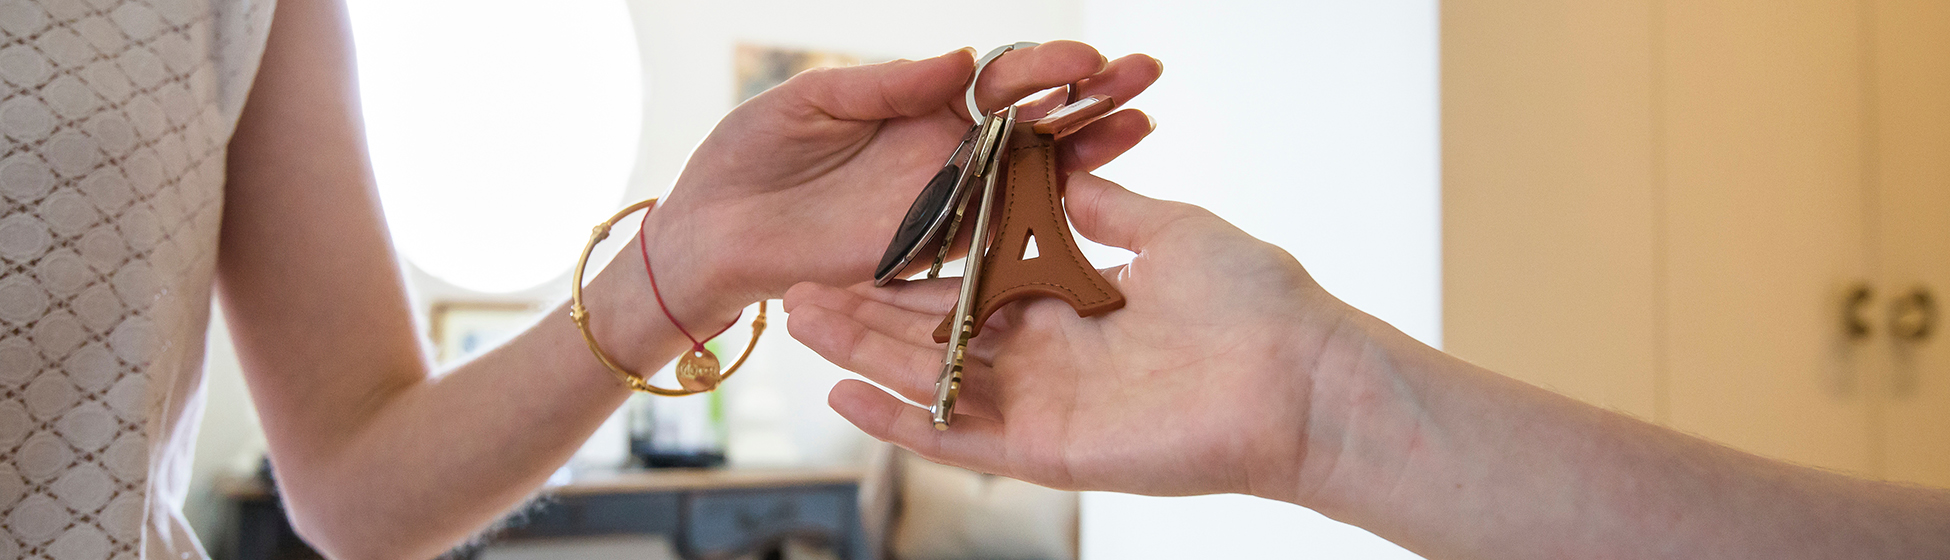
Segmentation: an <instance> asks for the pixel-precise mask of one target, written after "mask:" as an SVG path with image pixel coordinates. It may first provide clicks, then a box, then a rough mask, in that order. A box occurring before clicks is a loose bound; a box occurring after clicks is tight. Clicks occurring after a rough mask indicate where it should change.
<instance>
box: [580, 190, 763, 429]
mask: <svg viewBox="0 0 1950 560" xmlns="http://www.w3.org/2000/svg"><path fill="white" fill-rule="evenodd" d="M656 204H657V199H654V198H652V199H649V200H645V201H643V202H638V203H636V204H632V205H630V206H629V207H628V208H624V209H623V211H621V212H617V213H616V215H614V216H610V217H609V219H608V220H606V221H604V222H603V223H601V224H598V225H597V226H596V228H595V229H594V230H592V231H590V232H589V243H588V244H586V245H583V247H582V256H581V258H578V259H576V273H575V280H574V281H575V284H574V285H573V286H572V287H571V288H570V289H569V318H570V319H572V320H574V321H575V322H576V329H577V330H580V331H582V340H583V342H587V343H589V351H590V352H591V353H594V354H595V355H596V361H599V362H602V364H603V367H605V368H609V371H610V373H613V374H615V375H616V379H617V380H619V381H622V382H623V385H624V386H626V387H629V388H630V389H631V390H634V391H641V392H644V393H650V394H653V395H662V396H666V397H681V396H684V395H695V394H698V393H704V392H708V391H710V390H711V389H714V388H716V386H717V382H718V381H723V380H724V379H725V378H728V377H731V374H733V373H736V372H737V371H738V367H739V366H742V365H745V358H750V357H751V356H752V349H753V348H757V347H758V337H759V335H761V334H764V333H765V301H764V300H760V301H759V302H758V317H757V318H755V319H752V340H751V342H748V343H746V344H745V352H744V353H742V354H739V355H738V359H737V360H735V361H733V362H731V367H728V368H725V370H724V373H723V374H721V375H718V376H717V379H716V380H715V381H713V382H712V383H711V386H710V387H706V388H703V389H699V390H693V389H688V388H686V389H665V388H663V387H658V386H656V385H651V384H650V379H649V378H648V377H646V376H642V375H637V374H636V373H633V372H631V371H630V370H628V369H624V368H623V366H622V365H620V364H617V363H616V360H614V359H611V358H610V357H609V354H607V353H604V352H603V349H602V347H601V346H598V345H597V344H596V335H595V334H593V333H591V332H590V331H589V308H588V307H585V306H583V305H582V272H583V270H584V269H586V268H588V267H589V254H590V253H592V252H595V250H596V244H597V243H601V242H603V240H604V239H609V229H610V228H611V227H614V226H615V225H616V222H619V221H622V220H623V218H624V217H627V216H629V215H630V214H635V213H636V211H638V210H643V209H645V208H650V207H652V206H655V205H656Z"/></svg>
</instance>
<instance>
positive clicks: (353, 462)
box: [267, 241, 736, 557]
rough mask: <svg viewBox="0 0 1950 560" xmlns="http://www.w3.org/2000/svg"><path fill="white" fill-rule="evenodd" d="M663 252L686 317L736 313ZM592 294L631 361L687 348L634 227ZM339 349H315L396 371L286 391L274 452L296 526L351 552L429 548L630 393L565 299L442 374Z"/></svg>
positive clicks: (561, 452)
mask: <svg viewBox="0 0 1950 560" xmlns="http://www.w3.org/2000/svg"><path fill="white" fill-rule="evenodd" d="M658 246H659V244H657V243H654V242H653V243H652V247H658ZM681 251H682V248H681V247H672V248H671V249H670V250H660V251H659V253H660V254H675V253H678V252H681ZM664 262H666V263H667V265H670V266H669V268H670V269H669V270H666V271H664V272H665V274H663V275H660V278H659V281H660V282H659V283H660V284H662V286H661V287H662V288H663V289H664V290H666V295H667V296H671V297H669V299H670V305H671V307H672V309H673V311H674V312H675V313H677V314H678V316H679V317H680V318H683V319H685V320H688V321H691V322H695V323H704V322H709V323H712V324H717V323H722V322H724V321H729V320H731V318H732V316H733V315H734V314H735V313H736V309H735V304H730V303H721V302H717V301H714V300H711V299H708V298H704V297H698V296H697V294H704V293H708V289H709V288H708V286H706V285H705V284H706V281H705V279H704V278H702V277H701V276H700V275H693V274H685V272H687V271H686V270H683V269H682V267H680V266H678V265H680V264H681V263H680V262H679V261H677V260H676V259H674V258H673V259H671V260H667V261H664ZM585 301H586V303H587V304H588V305H589V307H590V310H591V311H590V315H591V323H592V324H591V330H592V331H593V332H595V333H596V335H597V338H598V340H599V341H600V342H601V344H602V346H603V348H604V350H605V351H606V352H608V353H609V354H610V355H611V356H612V357H613V358H615V359H616V360H617V361H618V362H619V363H621V364H623V365H624V366H625V367H627V368H630V369H632V370H635V371H638V372H643V373H646V374H647V373H653V372H655V371H656V370H657V369H658V368H659V367H661V366H662V365H663V364H664V363H667V362H668V361H670V359H672V358H673V357H675V356H676V355H678V354H679V353H680V352H683V351H685V350H687V349H689V348H690V342H689V340H688V339H687V338H686V337H685V336H684V335H683V334H681V333H680V332H678V331H677V329H676V328H674V327H672V326H671V322H670V321H669V320H668V319H666V318H665V317H664V316H663V314H662V313H661V312H660V311H659V310H658V308H657V304H656V303H655V301H654V299H653V297H652V296H651V294H650V289H649V284H648V281H647V279H646V277H645V275H644V274H643V265H642V258H641V257H639V256H638V249H637V245H636V243H635V242H634V241H632V242H631V243H630V244H628V245H627V246H626V247H624V249H623V252H622V253H621V254H620V255H619V256H618V257H617V259H616V260H615V262H614V263H612V265H611V266H610V267H609V269H608V270H605V271H603V273H602V274H600V275H598V276H597V277H596V278H595V279H594V280H593V281H592V282H591V283H590V285H589V286H588V288H587V289H586V290H585ZM285 357H286V358H298V356H285ZM334 358H335V357H334V356H329V355H321V356H310V357H309V358H308V359H307V360H306V361H310V362H313V363H321V364H334V363H335V364H337V366H338V367H339V368H342V369H340V370H339V371H321V372H320V374H321V375H334V376H343V377H364V378H368V379H375V380H377V379H393V380H395V382H390V383H389V382H378V381H375V382H373V383H369V384H368V385H372V386H375V389H374V391H373V392H372V393H370V396H369V397H367V398H366V399H365V402H361V401H352V400H348V399H344V398H338V399H319V400H310V399H306V400H308V401H310V402H303V403H300V402H287V403H285V404H284V406H283V408H284V410H283V411H282V413H281V414H278V415H276V420H272V419H269V418H267V422H272V423H274V424H275V425H272V426H268V427H269V428H271V429H272V430H273V432H274V433H276V434H278V435H280V436H281V437H276V438H273V439H274V442H273V456H274V460H275V461H276V463H277V466H278V469H279V471H278V472H279V473H280V479H281V480H280V482H281V484H282V485H283V487H284V490H285V491H286V493H287V495H288V496H290V501H291V503H292V504H291V505H292V506H293V512H294V514H295V515H296V517H297V518H298V519H297V520H298V521H299V526H300V528H301V529H303V530H305V534H306V535H307V537H308V538H311V539H313V540H314V541H318V542H317V543H316V544H320V545H321V546H324V547H325V548H326V549H327V550H333V551H334V553H335V554H336V555H340V556H346V557H417V556H431V555H434V554H437V553H438V552H440V551H441V550H443V549H445V548H447V547H450V546H452V545H453V544H455V543H457V542H459V541H461V540H463V539H465V538H467V537H468V536H469V535H471V534H473V533H474V532H476V531H478V530H479V529H480V528H481V527H483V526H485V525H487V524H488V523H490V522H492V521H494V520H495V519H497V518H499V517H500V516H502V515H503V514H504V513H505V512H506V511H507V510H508V509H509V508H511V507H512V506H514V505H516V504H518V503H519V502H520V501H522V500H523V499H525V498H526V497H527V496H528V495H530V494H532V493H533V492H534V491H535V490H536V489H537V488H538V487H539V486H540V485H541V484H542V482H543V481H544V480H546V479H547V477H548V476H549V474H550V473H551V472H553V471H554V470H555V469H556V468H558V467H560V466H561V465H562V464H563V463H564V462H566V461H567V459H568V457H569V456H570V455H571V454H572V453H573V452H574V451H575V450H576V449H577V448H578V447H579V446H580V445H581V444H582V442H583V441H584V440H585V439H586V438H587V437H588V436H589V434H590V433H592V432H594V431H595V429H596V427H597V426H598V425H600V424H601V423H602V422H603V420H604V419H605V418H607V417H608V416H609V415H610V413H612V412H613V411H615V410H616V408H617V406H618V405H620V404H621V403H622V401H623V399H624V398H625V397H627V396H628V395H629V391H628V390H627V389H626V388H624V386H623V385H622V384H621V383H620V382H618V380H617V379H616V378H615V376H614V375H613V374H612V373H611V372H610V371H608V370H607V369H605V368H604V367H603V366H602V365H601V364H600V363H599V362H598V361H597V360H596V359H595V358H594V356H593V355H592V354H591V353H590V352H589V349H588V348H587V346H586V345H585V343H584V340H583V338H582V336H581V334H580V333H579V332H578V330H577V328H576V327H575V325H574V323H573V322H572V321H570V320H569V317H568V311H567V306H566V304H564V305H561V306H558V307H557V308H556V309H555V310H553V311H551V312H549V313H547V314H546V315H544V316H543V317H542V318H541V319H540V321H539V322H538V323H536V324H535V325H533V326H531V327H530V328H529V329H528V330H527V331H525V332H524V333H522V334H520V335H519V336H517V337H516V338H514V339H513V340H511V341H509V342H508V343H506V344H504V345H502V346H500V347H498V348H495V349H494V350H492V351H490V352H488V353H486V354H485V355H482V356H480V357H478V358H476V359H473V360H471V361H469V362H467V363H464V364H462V365H460V366H459V367H456V368H454V369H452V370H450V371H447V372H445V373H443V374H440V375H437V376H432V375H426V374H424V373H423V374H420V375H418V376H417V377H414V378H412V379H410V380H409V379H408V376H406V375H383V374H382V373H381V372H374V371H371V370H370V368H372V367H374V366H375V364H374V363H372V362H365V361H335V360H334ZM362 368H363V369H362ZM334 385H337V386H345V385H350V384H343V383H341V384H334ZM285 393H286V394H288V392H285ZM270 398H273V399H275V398H277V397H270ZM326 434H331V435H329V436H328V435H326Z"/></svg>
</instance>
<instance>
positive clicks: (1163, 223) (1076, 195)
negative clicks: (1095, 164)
mask: <svg viewBox="0 0 1950 560" xmlns="http://www.w3.org/2000/svg"><path fill="white" fill-rule="evenodd" d="M1064 207H1065V209H1066V210H1068V212H1069V214H1070V224H1071V225H1074V226H1076V228H1077V233H1081V234H1083V236H1084V237H1088V238H1090V239H1091V240H1092V241H1096V242H1098V243H1102V244H1105V245H1109V246H1112V247H1118V248H1122V249H1127V250H1130V251H1133V252H1143V250H1144V247H1145V246H1146V245H1148V244H1150V242H1151V240H1152V239H1153V238H1155V237H1156V236H1157V234H1158V232H1160V231H1164V230H1165V229H1166V228H1167V227H1169V226H1171V225H1172V224H1173V223H1174V222H1176V221H1178V220H1179V219H1182V218H1188V217H1195V216H1210V215H1211V213H1209V212H1206V211H1205V210H1204V209H1202V208H1199V207H1197V206H1192V205H1190V204H1185V203H1182V202H1171V201H1167V200H1158V199H1155V198H1151V197H1147V196H1144V195H1140V194H1137V193H1134V192H1131V191H1129V190H1127V189H1125V188H1124V187H1123V186H1121V185H1118V184H1117V183H1112V182H1110V181H1106V180H1104V179H1102V178H1099V177H1097V176H1095V175H1091V174H1089V173H1072V174H1070V182H1069V191H1068V192H1067V194H1065V195H1064Z"/></svg>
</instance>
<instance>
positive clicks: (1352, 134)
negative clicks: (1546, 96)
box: [1082, 0, 1441, 559]
mask: <svg viewBox="0 0 1950 560" xmlns="http://www.w3.org/2000/svg"><path fill="white" fill-rule="evenodd" d="M1083 21H1084V30H1083V31H1084V32H1083V38H1084V39H1085V40H1086V41H1089V42H1091V43H1093V44H1095V45H1097V46H1098V47H1099V48H1101V49H1103V50H1105V51H1107V52H1119V53H1121V52H1129V51H1137V52H1145V53H1149V54H1151V55H1153V56H1156V57H1158V58H1159V59H1161V60H1163V61H1164V64H1165V73H1164V77H1163V79H1162V80H1160V81H1159V83H1158V85H1156V86H1154V87H1153V88H1152V90H1151V92H1149V93H1147V94H1145V95H1144V97H1142V98H1140V99H1138V100H1136V102H1135V103H1134V105H1135V106H1137V107H1141V108H1143V109H1145V110H1146V111H1147V112H1149V113H1150V114H1151V115H1152V116H1153V117H1154V118H1156V119H1157V120H1158V130H1157V132H1156V133H1155V134H1154V135H1153V136H1152V137H1151V138H1149V139H1147V140H1145V142H1144V143H1143V144H1142V145H1140V146H1138V147H1137V148H1136V150H1135V151H1133V152H1132V153H1131V154H1130V156H1129V157H1126V158H1124V159H1122V160H1119V161H1118V162H1115V163H1112V164H1111V165H1109V166H1106V167H1105V168H1103V169H1102V170H1101V171H1100V172H1099V174H1100V175H1102V176H1104V177H1105V178H1108V179H1111V180H1113V181H1119V182H1121V183H1123V184H1124V185H1125V186H1127V187H1130V188H1131V189H1133V190H1136V191H1138V192H1141V193H1145V194H1148V195H1151V196H1156V197H1161V198H1170V199H1176V200H1183V201H1187V202H1192V203H1195V204H1199V205H1201V206H1205V207H1207V208H1210V209H1212V210H1213V211H1215V212H1217V213H1218V214H1219V215H1221V216H1224V217H1225V218H1226V219H1228V220H1231V221H1232V222H1233V223H1235V224H1237V225H1239V226H1240V227H1241V228H1244V229H1245V230H1246V231H1247V232H1250V233H1252V234H1253V235H1255V236H1258V237H1260V238H1262V239H1266V240H1268V241H1271V242H1273V243H1276V244H1278V245H1280V246H1281V247H1284V248H1286V249H1287V250H1288V251H1290V252H1292V253H1293V254H1294V255H1295V256H1297V257H1299V258H1300V261H1301V262H1302V263H1305V264H1306V266H1307V269H1308V270H1309V271H1310V272H1312V273H1313V275H1314V276H1315V277H1316V278H1318V279H1319V280H1320V282H1321V284H1323V285H1325V286H1326V287H1327V289H1328V290H1329V291H1332V292H1333V293H1334V294H1335V295H1337V296H1340V297H1341V298H1342V299H1344V300H1347V301H1348V302H1349V303H1351V304H1353V305H1355V306H1357V307H1360V308H1361V309H1363V310H1366V311H1368V312H1370V313H1373V314H1374V315H1376V316H1379V317H1381V318H1382V319H1385V320H1387V321H1389V322H1390V323H1393V324H1394V325H1395V326H1397V327H1400V328H1401V329H1402V330H1404V331H1406V332H1408V333H1409V334H1411V335H1414V336H1415V337H1417V338H1420V339H1421V340H1423V341H1426V342H1430V343H1439V342H1440V340H1441V332H1440V325H1441V321H1440V319H1441V316H1440V313H1441V305H1440V301H1439V297H1440V293H1441V278H1440V270H1441V266H1440V264H1441V263H1440V254H1441V253H1440V251H1441V246H1440V231H1441V229H1440V223H1439V220H1440V208H1439V200H1440V199H1439V190H1438V182H1437V181H1438V173H1437V171H1438V170H1437V166H1438V164H1439V158H1438V153H1437V145H1438V144H1437V142H1438V136H1437V124H1438V121H1437V107H1438V102H1439V100H1438V96H1437V51H1436V49H1437V36H1436V33H1437V19H1436V3H1435V2H1434V1H1433V0H1376V1H1368V2H1321V1H1307V2H1271V1H1261V2H1255V1H1251V0H1211V1H1206V2H1198V3H1183V2H1167V1H1161V0H1116V1H1112V0H1084V12H1083ZM1100 254H1104V253H1095V254H1093V255H1092V256H1093V258H1097V256H1098V255H1100ZM1248 429H1249V428H1248ZM1082 531H1083V534H1082V537H1083V542H1082V545H1083V555H1084V558H1086V559H1113V558H1114V559H1133V558H1397V557H1413V555H1412V554H1409V553H1408V552H1406V551H1403V550H1401V549H1399V548H1397V547H1394V546H1393V545H1390V544H1388V543H1386V542H1385V541H1381V540H1380V539H1378V538H1375V537H1374V536H1372V535H1369V534H1368V533H1366V532H1365V531H1361V530H1359V529H1356V528H1353V527H1350V526H1347V525H1342V524H1339V523H1335V522H1333V521H1331V520H1327V519H1326V518H1323V517H1320V516H1319V515H1317V514H1314V513H1312V512H1310V511H1306V510H1304V509H1301V508H1297V507H1292V506H1290V505H1286V504H1279V503H1272V502H1268V501H1265V500H1259V499H1256V498H1249V497H1245V496H1237V495H1228V496H1206V497H1199V498H1151V497H1141V496H1131V495H1125V494H1106V493H1090V494H1086V495H1085V496H1084V500H1083V525H1082Z"/></svg>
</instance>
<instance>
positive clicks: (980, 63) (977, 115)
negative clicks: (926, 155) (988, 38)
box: [967, 41, 1042, 124]
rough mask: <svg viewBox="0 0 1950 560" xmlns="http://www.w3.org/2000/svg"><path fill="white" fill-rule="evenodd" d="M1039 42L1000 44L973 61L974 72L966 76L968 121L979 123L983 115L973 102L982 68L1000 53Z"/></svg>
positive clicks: (980, 79)
mask: <svg viewBox="0 0 1950 560" xmlns="http://www.w3.org/2000/svg"><path fill="white" fill-rule="evenodd" d="M1041 44H1042V43H1037V42H1034V41H1023V42H1020V43H1016V44H1013V45H1002V46H1000V47H996V48H995V50H992V51H989V53H988V54H986V55H982V58H981V60H977V61H975V74H974V75H972V76H969V77H968V93H967V101H968V120H969V121H970V122H974V123H977V124H980V123H981V122H982V118H983V117H984V116H985V115H983V114H982V107H981V106H980V105H976V104H975V84H977V83H980V82H981V81H982V69H983V68H987V67H988V65H989V63H990V62H994V61H995V59H997V58H1002V55H1003V54H1004V53H1007V52H1009V51H1013V50H1016V49H1026V48H1029V47H1034V46H1036V45H1041Z"/></svg>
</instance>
